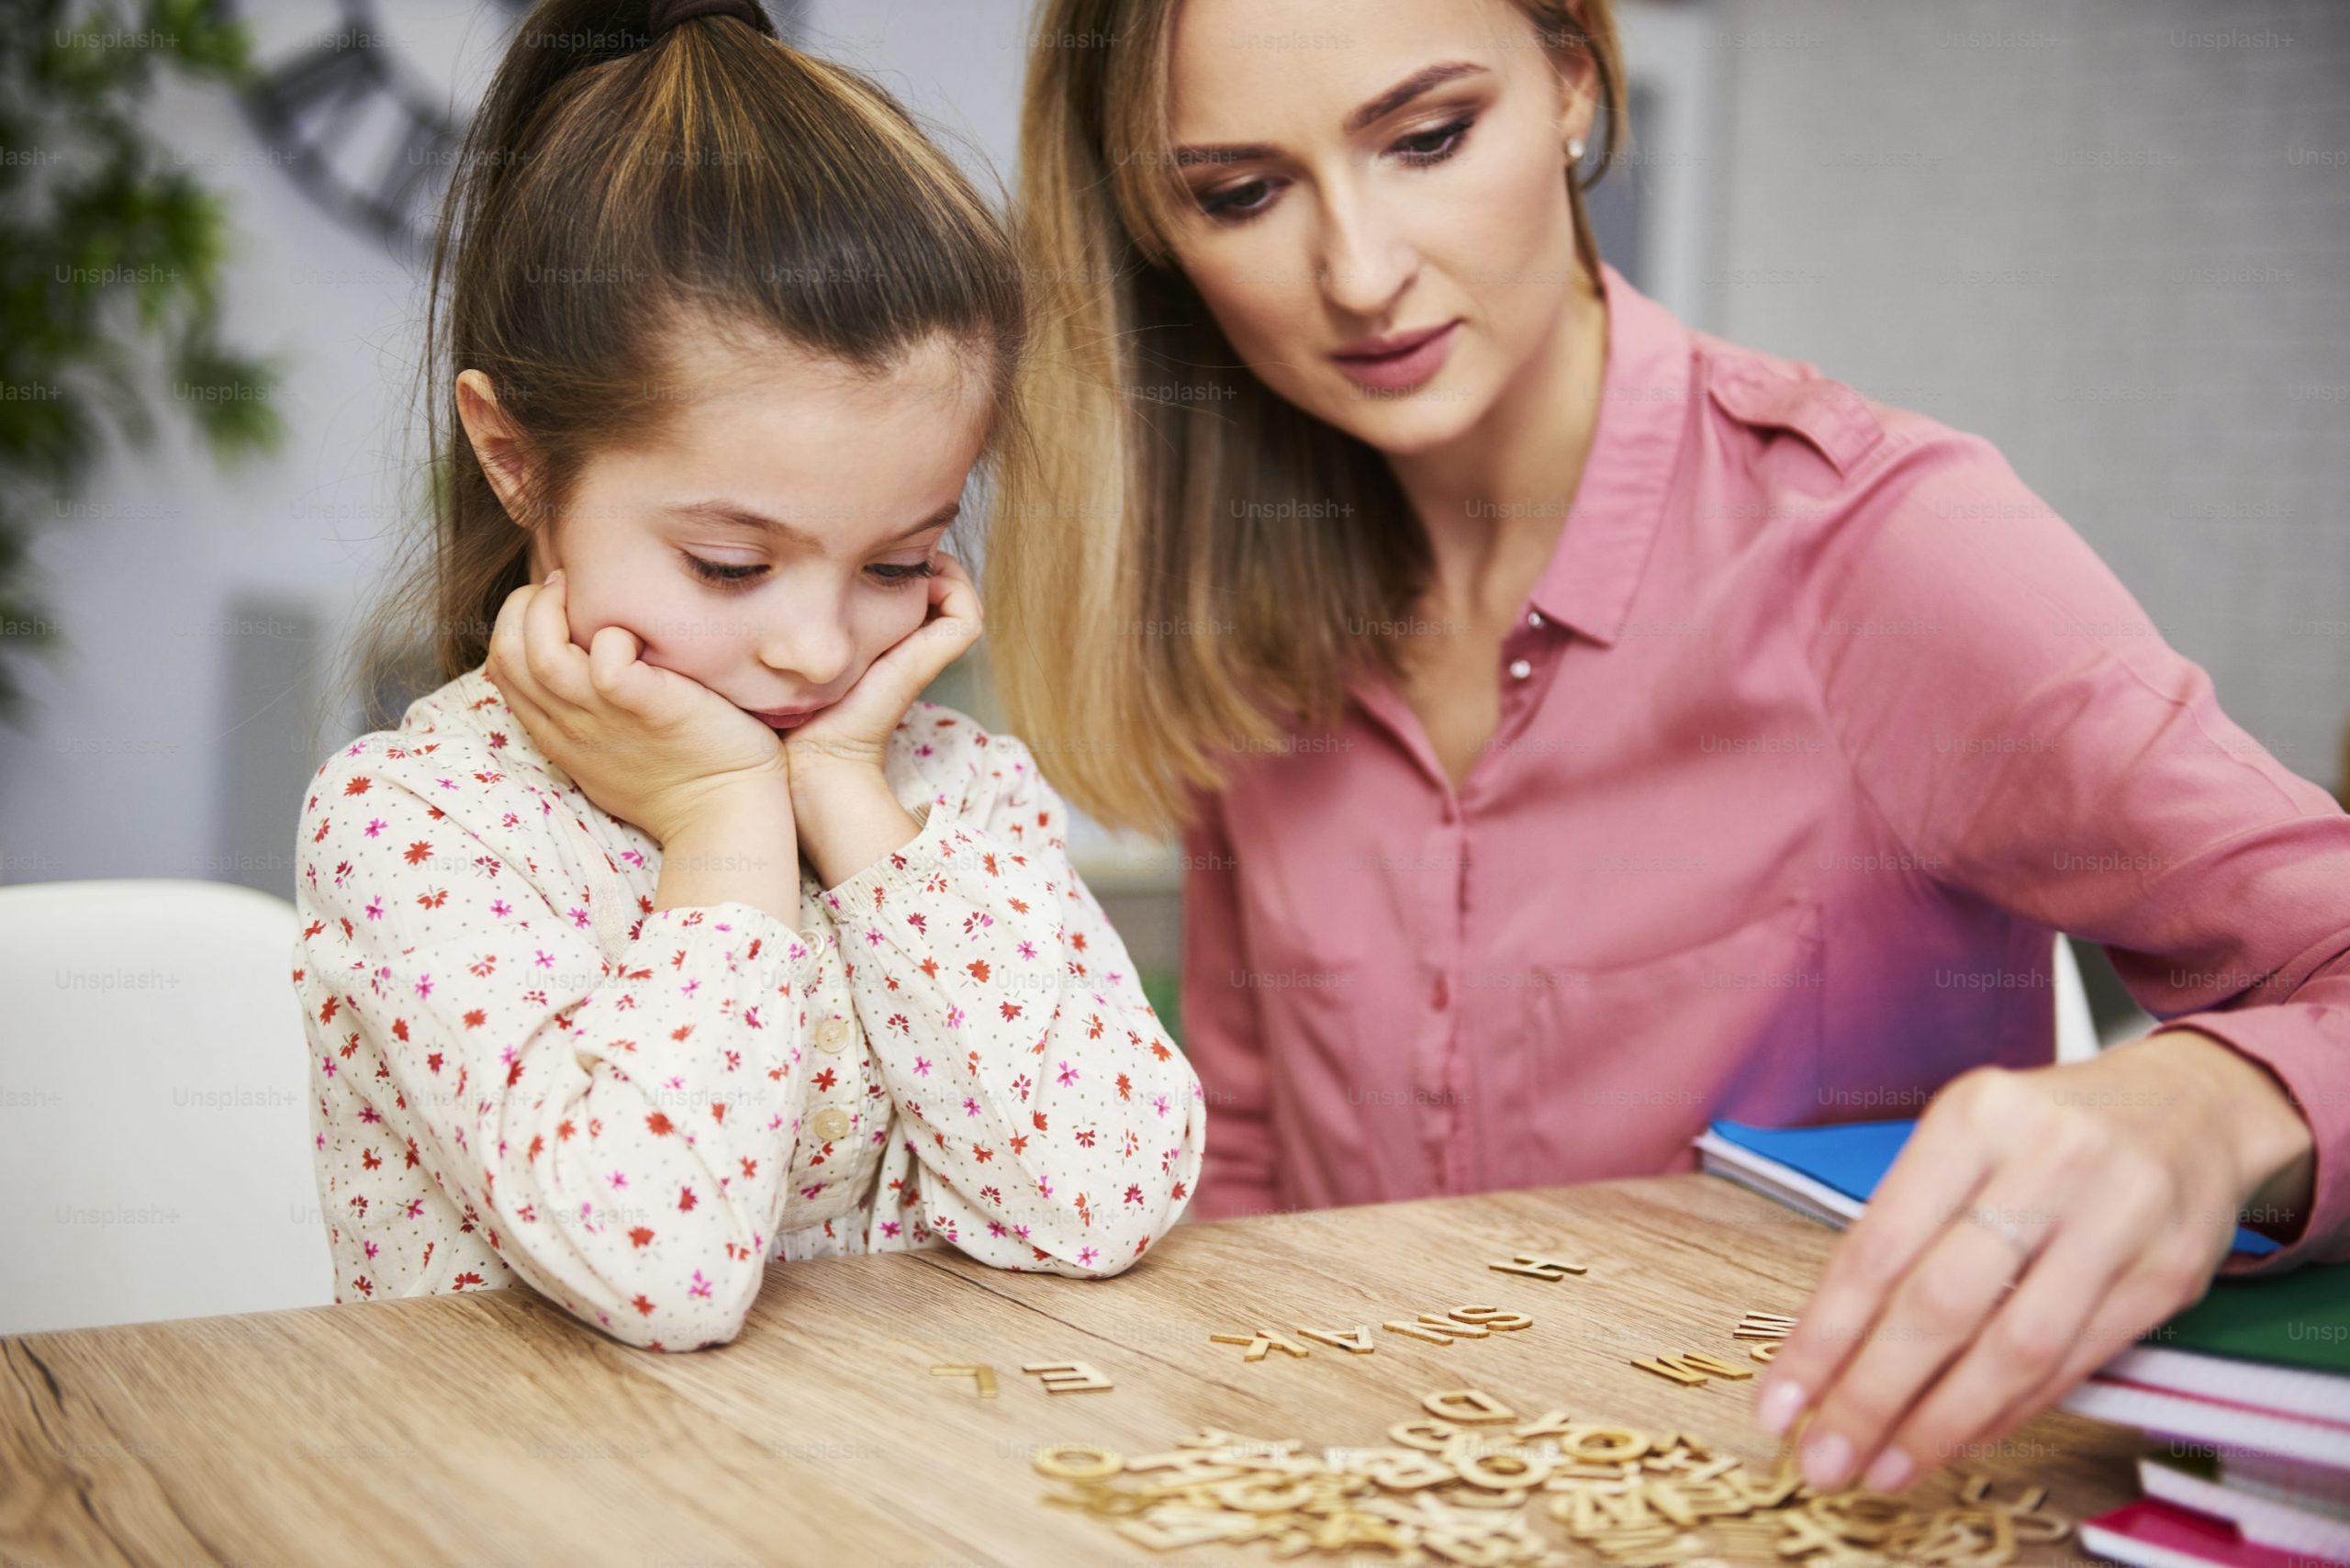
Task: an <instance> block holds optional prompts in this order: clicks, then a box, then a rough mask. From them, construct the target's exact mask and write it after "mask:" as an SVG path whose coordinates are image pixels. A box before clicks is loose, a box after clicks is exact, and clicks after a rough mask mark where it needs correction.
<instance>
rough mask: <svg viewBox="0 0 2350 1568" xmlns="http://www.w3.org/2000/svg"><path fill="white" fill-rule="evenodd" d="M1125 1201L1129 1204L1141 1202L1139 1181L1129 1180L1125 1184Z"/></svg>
mask: <svg viewBox="0 0 2350 1568" xmlns="http://www.w3.org/2000/svg"><path fill="white" fill-rule="evenodd" d="M1126 1202H1128V1203H1130V1204H1138V1203H1140V1202H1142V1184H1141V1183H1140V1182H1131V1183H1129V1184H1128V1185H1127V1187H1126Z"/></svg>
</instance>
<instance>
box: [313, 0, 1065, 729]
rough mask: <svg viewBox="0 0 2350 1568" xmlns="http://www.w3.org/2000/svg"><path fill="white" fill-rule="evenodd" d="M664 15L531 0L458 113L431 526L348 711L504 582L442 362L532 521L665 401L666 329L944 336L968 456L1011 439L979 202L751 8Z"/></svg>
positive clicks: (883, 342)
mask: <svg viewBox="0 0 2350 1568" xmlns="http://www.w3.org/2000/svg"><path fill="white" fill-rule="evenodd" d="M677 9H679V7H678V6H677V5H675V4H674V0H673V3H672V4H670V5H668V6H662V5H660V4H658V3H657V0H652V3H649V0H541V3H540V4H539V5H538V6H534V7H533V8H532V11H531V13H530V14H529V15H528V16H527V17H524V18H523V19H522V23H521V26H520V28H519V29H518V30H517V32H516V34H515V36H514V39H513V42H512V43H511V44H510V45H509V48H508V50H507V52H506V56H505V58H504V60H503V61H502V62H500V63H499V66H498V73H497V76H496V78H495V80H493V81H492V83H491V84H490V87H489V91H488V94H487V97H486V98H485V99H484V101H483V104H482V106H481V109H480V111H479V112H478V113H477V114H476V116H475V118H474V120H473V123H472V127H471V129H469V131H468V132H467V135H466V139H465V143H464V150H463V152H462V154H461V156H460V157H459V158H458V160H457V163H456V175H455V178H454V180H453V182H452V184H451V185H450V187H449V191H448V194H447V196H446V198H445V200H444V203H443V205H442V214H441V221H440V227H439V230H438V232H437V237H436V240H435V243H434V248H433V253H432V271H431V305H430V314H429V317H428V319H427V323H426V339H427V346H426V354H425V357H424V361H423V371H422V385H421V389H420V390H421V395H422V398H423V406H424V409H425V410H426V413H427V421H426V422H427V426H428V439H429V440H430V442H431V465H430V474H431V479H432V491H431V527H430V529H429V531H427V530H419V531H418V532H417V534H416V535H415V536H414V537H413V538H411V539H410V540H409V541H408V554H407V556H406V557H405V558H404V560H403V562H402V565H401V568H400V569H399V570H398V571H397V573H396V574H395V576H394V577H393V578H392V580H391V583H390V587H389V588H388V591H386V592H385V593H384V594H383V595H382V597H381V598H380V599H378V600H377V601H375V603H374V605H373V606H372V608H371V610H370V611H369V613H368V614H367V615H366V616H365V617H364V620H363V622H362V624H361V627H360V630H359V634H358V635H357V636H356V637H355V638H354V639H353V655H352V657H351V659H350V661H349V667H348V669H347V671H346V674H345V676H344V678H343V679H342V681H341V683H340V684H339V685H338V686H337V687H336V688H335V697H336V698H337V699H341V700H347V699H348V698H349V697H350V696H351V695H353V692H354V690H355V691H356V694H357V695H358V697H359V698H360V700H361V701H362V702H363V703H364V705H365V707H364V719H363V722H366V723H369V724H381V723H385V722H397V719H398V716H399V715H398V708H399V706H400V705H401V704H402V703H404V701H405V700H406V698H407V696H409V695H413V694H414V691H413V690H412V689H425V688H430V687H432V686H438V685H440V684H441V683H442V682H444V681H447V680H449V679H451V678H454V677H456V676H458V675H461V674H463V673H464V671H466V670H469V669H472V668H474V667H475V666H478V665H479V664H481V663H482V661H483V659H484V658H485V657H486V656H487V654H488V649H489V633H490V630H491V628H492V627H493V626H494V625H495V624H496V622H497V619H498V610H499V607H500V606H502V605H503V604H504V603H505V601H506V599H507V597H508V596H509V594H511V593H512V592H513V591H514V589H516V588H520V587H521V586H523V584H524V583H525V582H526V581H527V580H528V566H529V548H530V536H529V535H528V534H526V533H525V532H523V531H522V530H521V529H520V528H517V527H516V526H515V525H514V523H515V520H514V519H513V518H511V517H509V515H508V512H507V510H506V508H505V506H504V505H503V504H502V503H501V502H500V501H499V499H498V494H497V492H496V491H495V490H494V489H493V488H492V487H491V484H490V480H489V476H487V474H486V473H485V472H484V471H483V469H482V465H481V463H480V461H479V460H478V458H477V457H476V454H475V452H474V449H473V446H472V444H471V443H470V442H468V441H467V440H466V439H465V435H464V430H463V429H462V427H461V426H460V424H459V422H458V419H457V412H456V391H455V385H454V383H455V377H456V375H457V373H458V372H459V371H462V370H467V369H475V370H480V371H482V372H483V373H484V374H486V375H487V376H488V377H489V380H490V384H491V385H492V386H493V387H495V388H496V390H497V395H498V407H499V411H500V412H501V413H502V414H503V415H505V416H506V418H507V419H508V420H509V422H510V423H511V424H512V425H513V426H514V428H515V429H516V431H517V432H518V434H519V435H520V438H521V441H522V443H523V449H524V451H525V453H526V454H527V456H528V458H529V459H530V461H529V464H528V468H529V470H530V472H531V475H532V487H531V492H530V494H529V495H528V497H527V504H528V509H529V510H530V512H531V513H532V516H531V518H530V519H529V520H528V521H531V522H532V524H533V526H536V525H538V524H540V523H542V522H544V521H548V520H551V519H552V518H554V517H555V516H556V515H558V514H559V513H560V511H561V509H562V505H563V502H564V499H565V491H566V489H567V488H568V487H569V486H570V485H571V484H572V482H573V481H574V480H575V479H576V476H577V474H578V472H579V470H580V467H581V465H583V464H584V462H585V461H586V460H587V459H588V457H589V456H590V455H592V454H594V453H595V452H596V451H597V450H599V448H602V447H605V446H607V445H611V444H615V443H625V442H635V441H641V440H643V439H645V438H647V437H648V436H652V435H655V434H657V433H658V432H659V431H660V430H661V429H662V427H663V422H664V421H665V420H666V419H668V418H669V417H671V416H672V415H674V414H675V412H676V411H677V409H676V399H675V398H671V397H668V396H666V395H665V391H666V388H668V387H669V386H672V385H673V384H674V380H673V377H672V376H671V375H670V374H669V372H668V370H667V365H668V355H667V338H668V333H669V330H670V329H671V328H673V327H674V326H676V325H677V324H678V322H679V321H680V319H686V318H700V319H709V320H710V321H711V322H713V323H715V324H717V325H718V326H720V327H722V328H727V329H733V328H748V329H750V330H754V331H755V332H759V333H762V334H767V335H771V336H773V337H775V338H777V339H779V340H781V341H783V342H789V343H794V344H797V345H799V346H800V347H802V348H805V349H807V350H809V351H810V352H811V353H816V354H820V355H822V356H823V357H825V358H827V359H831V360H835V361H838V362H840V363H843V364H849V365H853V366H856V367H857V368H859V369H861V370H865V371H868V372H878V371H882V370H885V369H887V368H888V367H890V365H891V364H895V363H896V362H897V361H898V360H899V358H900V356H901V355H902V354H903V353H906V352H907V351H909V350H911V349H912V348H915V347H918V346H920V345H921V344H923V343H924V342H929V341H931V340H932V339H934V338H935V337H939V336H944V337H945V338H946V340H947V341H949V342H953V343H955V344H957V346H958V347H959V348H962V349H964V350H965V351H967V352H968V354H969V357H970V360H971V363H972V364H973V365H974V368H975V373H977V374H982V375H986V376H987V377H988V378H989V379H990V382H991V384H992V385H993V386H994V388H995V391H996V399H995V404H996V409H997V413H996V416H995V418H994V420H992V422H991V425H990V453H991V454H994V455H999V456H1000V455H1001V454H1002V453H1003V452H1004V451H1005V450H1006V449H1007V448H1009V447H1013V446H1016V445H1017V444H1018V439H1019V433H1018V427H1019V422H1020V421H1019V417H1018V409H1019V400H1018V393H1019V389H1018V384H1017V381H1016V379H1015V376H1014V374H1013V373H1014V367H1015V365H1016V364H1017V362H1018V359H1019V355H1020V353H1021V351H1022V349H1023V347H1024V342H1025V338H1026V333H1027V308H1026V298H1027V297H1026V292H1025V289H1024V286H1023V280H1022V276H1021V267H1020V263H1019V261H1018V258H1017V256H1016V254H1015V253H1014V252H1013V249H1012V241H1011V235H1010V233H1009V231H1008V230H1006V228H1005V226H1004V224H1003V222H1002V218H1000V217H999V216H998V214H997V213H996V211H995V210H994V209H993V208H992V207H990V206H989V204H988V203H987V201H986V200H984V199H983V198H982V197H981V196H980V195H979V191H978V190H977V189H976V188H975V187H974V186H973V185H972V184H971V183H970V181H969V180H968V179H967V178H966V177H965V176H964V174H962V173H961V171H960V170H959V169H957V166H956V164H955V162H953V160H951V159H950V158H949V157H948V156H947V155H946V153H945V152H944V151H941V150H940V149H939V148H938V147H937V146H936V145H935V144H934V143H933V142H932V141H931V140H929V139H928V138H927V137H926V136H925V135H924V134H923V130H922V129H921V128H920V127H918V126H917V124H916V123H915V121H914V120H913V119H912V117H911V116H909V115H908V114H907V112H906V111H905V109H904V108H902V107H901V106H900V105H899V104H898V103H897V101H896V100H895V99H893V98H891V97H890V95H889V94H887V93H886V92H884V91H882V89H881V88H880V87H878V85H876V84H874V83H872V82H871V81H869V80H867V79H866V78H865V77H863V76H860V75H858V74H857V73H855V72H853V71H849V70H847V69H845V68H844V67H841V66H838V65H834V64H832V63H829V62H825V61H822V60H820V59H817V58H816V57H814V56H812V55H809V54H803V53H801V52H800V51H799V50H795V49H792V48H790V47H789V46H788V45H786V44H784V43H783V42H782V41H780V40H779V39H778V38H776V37H775V35H774V31H773V27H772V24H771V23H769V22H768V21H767V18H766V16H765V14H764V13H763V12H760V11H758V10H757V9H756V8H755V6H754V7H746V8H742V9H740V10H739V12H738V10H737V9H736V8H727V9H722V10H715V11H689V12H688V16H689V18H690V19H688V20H685V21H683V22H680V23H677V24H676V25H673V26H667V27H666V29H665V28H663V27H661V26H657V25H656V24H655V13H656V12H675V11H677ZM874 460H876V461H887V456H886V454H874ZM338 706H339V702H338V701H336V700H330V703H329V704H328V708H329V711H334V710H335V709H336V708H337V707H338ZM386 708H388V711H386Z"/></svg>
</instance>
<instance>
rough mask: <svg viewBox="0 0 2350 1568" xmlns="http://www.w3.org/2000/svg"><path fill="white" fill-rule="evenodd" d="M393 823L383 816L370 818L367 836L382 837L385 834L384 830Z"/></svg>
mask: <svg viewBox="0 0 2350 1568" xmlns="http://www.w3.org/2000/svg"><path fill="white" fill-rule="evenodd" d="M391 825H392V824H391V823H387V822H386V821H385V820H384V819H383V818H381V817H373V818H370V819H369V820H368V823H367V836H368V837H370V838H381V837H383V836H384V830H385V829H386V828H387V827H389V826H391Z"/></svg>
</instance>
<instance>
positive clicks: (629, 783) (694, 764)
mask: <svg viewBox="0 0 2350 1568" xmlns="http://www.w3.org/2000/svg"><path fill="white" fill-rule="evenodd" d="M564 606H565V597H564V585H563V574H562V573H561V572H559V571H558V572H556V573H555V574H554V576H553V577H549V578H548V579H547V580H546V582H545V583H543V584H542V585H540V586H539V587H536V588H530V587H524V588H516V589H515V590H514V591H513V592H512V593H510V594H509V595H507V596H506V602H505V603H504V604H503V605H501V606H500V607H499V608H498V623H497V625H496V626H494V627H493V628H492V629H491V631H490V637H489V658H488V662H487V673H488V675H489V678H490V679H491V680H492V681H493V682H494V683H495V684H496V685H497V687H498V694H499V695H500V696H502V697H503V698H504V699H505V700H506V705H507V706H508V707H509V708H510V709H512V710H513V711H514V716H515V717H516V718H517V719H519V720H520V721H521V723H522V727H523V728H524V729H525V730H527V731H529V732H530V736H531V742H532V745H535V746H537V747H538V748H539V750H540V751H541V752H542V753H543V754H544V755H545V756H546V757H547V759H548V760H549V761H550V762H553V763H554V765H555V766H556V767H560V768H562V769H563V770H564V771H565V773H567V774H569V775H570V776H571V778H572V781H573V782H574V783H576V784H577V785H578V786H579V788H580V790H581V791H582V792H584V793H585V794H586V795H587V797H588V799H589V800H590V801H594V802H595V803H596V804H597V805H598V806H599V807H600V808H601V809H603V810H604V811H607V812H610V813H611V814H612V815H613V816H616V817H619V818H621V820H622V821H624V822H630V823H635V824H636V825H637V826H638V827H641V828H643V830H644V831H645V832H647V833H649V834H652V835H653V836H654V837H655V839H658V840H660V841H661V842H662V843H664V844H666V843H667V842H668V841H669V839H670V838H671V837H673V836H674V835H675V834H677V832H678V831H679V830H680V829H682V828H683V827H685V826H686V824H687V823H690V822H691V821H693V820H694V818H695V817H696V816H698V815H699V814H700V813H702V812H706V811H708V810H710V809H711V807H712V806H713V805H714V804H715V803H716V802H717V801H719V800H720V799H722V798H723V797H725V796H727V795H728V794H730V793H731V792H734V791H739V790H743V789H744V788H749V789H752V790H759V791H763V792H769V793H771V794H772V796H773V798H774V800H775V801H777V803H778V807H779V808H780V807H786V806H788V805H789V779H788V777H787V772H786V768H787V764H786V762H785V760H784V753H783V745H782V744H781V743H780V742H779V741H778V739H777V738H776V734H775V732H774V731H773V730H771V729H769V728H767V725H765V724H764V723H761V722H759V721H758V720H757V719H755V718H754V717H752V716H751V715H750V714H748V713H746V712H744V711H743V710H742V709H740V708H737V707H736V706H734V704H733V703H732V702H729V701H728V700H726V699H725V698H723V697H721V696H720V695H719V694H718V693H717V692H715V691H712V690H711V689H710V688H708V687H706V686H704V685H702V684H701V683H700V682H699V681H698V680H695V679H693V678H690V677H688V676H683V675H679V674H678V673H677V671H675V670H671V669H663V668H662V667H660V666H658V665H649V664H646V663H644V662H643V660H641V659H640V658H638V657H637V655H638V654H639V653H640V652H641V651H642V648H643V644H640V643H638V641H637V640H636V635H635V633H632V632H630V631H629V630H628V629H627V628H626V627H623V626H605V627H600V628H599V629H598V630H597V632H596V634H595V635H594V637H592V638H591V639H590V640H589V643H588V647H587V648H586V649H584V650H583V649H581V648H580V647H579V646H578V644H576V643H574V642H573V641H572V640H571V624H570V621H569V619H568V617H567V615H566V614H565V608H564Z"/></svg>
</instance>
